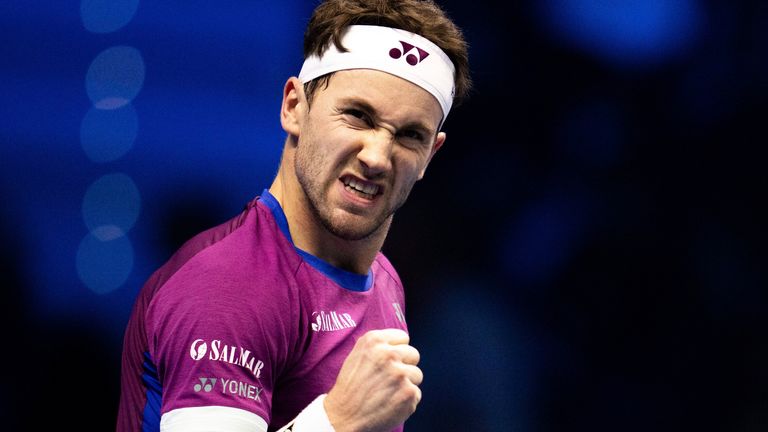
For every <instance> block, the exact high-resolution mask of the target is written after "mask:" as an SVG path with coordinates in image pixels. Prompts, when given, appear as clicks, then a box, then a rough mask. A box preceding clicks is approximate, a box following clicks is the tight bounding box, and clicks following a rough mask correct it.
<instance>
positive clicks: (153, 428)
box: [141, 352, 163, 432]
mask: <svg viewBox="0 0 768 432" xmlns="http://www.w3.org/2000/svg"><path fill="white" fill-rule="evenodd" d="M143 367H144V373H143V374H141V379H142V381H143V382H144V386H145V387H146V388H147V395H146V396H147V402H146V404H144V414H143V416H142V421H141V430H142V432H159V431H160V407H161V406H162V402H163V386H162V385H161V384H160V380H159V379H158V378H157V367H156V366H155V363H154V362H153V361H152V357H151V356H150V355H149V353H148V352H144V363H143Z"/></svg>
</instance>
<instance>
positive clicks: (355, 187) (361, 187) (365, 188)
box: [341, 176, 381, 200]
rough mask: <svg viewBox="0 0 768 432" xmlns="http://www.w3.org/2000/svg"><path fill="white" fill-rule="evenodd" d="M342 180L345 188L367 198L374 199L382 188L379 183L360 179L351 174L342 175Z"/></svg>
mask: <svg viewBox="0 0 768 432" xmlns="http://www.w3.org/2000/svg"><path fill="white" fill-rule="evenodd" d="M341 182H342V183H344V189H346V190H347V191H349V192H352V193H353V194H355V195H357V196H359V197H360V198H365V199H367V200H372V199H373V198H374V197H376V195H378V194H379V192H380V190H381V187H380V186H379V185H377V184H374V183H369V182H366V181H362V180H358V179H356V178H354V177H351V176H344V177H342V179H341Z"/></svg>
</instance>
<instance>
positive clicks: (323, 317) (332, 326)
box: [312, 311, 357, 332]
mask: <svg viewBox="0 0 768 432" xmlns="http://www.w3.org/2000/svg"><path fill="white" fill-rule="evenodd" d="M312 319H313V320H314V322H313V323H312V331H316V332H321V331H323V332H328V331H337V330H344V329H348V328H353V327H357V323H356V322H355V320H353V319H352V316H351V315H350V314H348V313H337V312H336V311H330V312H325V311H320V312H312Z"/></svg>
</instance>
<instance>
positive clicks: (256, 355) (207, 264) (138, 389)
mask: <svg viewBox="0 0 768 432" xmlns="http://www.w3.org/2000/svg"><path fill="white" fill-rule="evenodd" d="M268 198H271V197H268ZM272 199H273V198H272ZM273 212H276V213H277V217H278V218H280V217H282V214H281V212H282V210H281V209H280V208H279V206H278V207H277V208H273V209H271V210H270V208H269V207H268V206H266V205H265V204H264V203H263V202H262V200H260V199H258V198H257V199H255V200H253V201H251V202H250V203H249V204H248V206H247V207H246V209H245V211H244V212H243V213H242V214H240V215H239V216H238V217H236V218H234V219H232V220H230V221H228V222H227V223H225V224H222V225H220V226H218V227H215V228H213V229H210V230H208V231H205V232H203V233H201V234H199V235H197V236H196V237H194V238H193V239H192V240H190V241H189V242H187V243H186V244H185V245H184V246H182V248H181V249H180V250H179V251H178V252H177V253H176V254H175V255H174V256H173V257H172V258H171V259H170V260H169V261H168V262H167V263H166V264H165V265H164V266H162V267H161V268H160V269H159V270H157V271H156V272H155V273H154V274H153V275H152V276H151V277H150V279H149V280H148V281H147V283H146V284H145V286H144V287H143V288H142V291H141V292H140V294H139V296H138V298H137V301H136V303H135V305H134V309H133V312H132V315H131V319H130V321H129V324H128V327H127V329H126V333H125V340H124V350H123V364H122V367H123V371H122V378H121V379H122V383H121V384H122V388H121V400H120V409H119V416H118V427H117V429H118V430H119V431H128V430H131V431H134V430H141V429H142V427H144V425H149V424H152V423H158V418H157V415H158V414H160V415H162V414H163V413H166V412H168V411H171V410H173V409H177V408H184V407H198V406H209V405H219V406H229V407H236V408H241V409H245V410H248V411H251V412H253V413H256V414H257V415H259V416H260V417H262V418H264V419H265V420H266V421H267V422H269V424H270V427H269V429H270V430H276V429H278V428H279V427H281V426H282V425H283V424H285V423H287V422H288V421H290V420H291V419H292V418H293V417H295V416H296V415H297V414H298V413H299V412H300V411H301V409H302V408H304V407H305V406H306V405H307V404H309V403H310V402H311V401H312V400H313V399H314V398H315V397H317V396H318V395H319V394H321V393H325V392H327V391H328V390H330V388H331V386H332V385H333V383H334V382H335V379H336V376H337V374H338V371H339V369H340V367H341V364H342V363H343V361H344V359H345V358H346V356H347V354H348V353H349V351H350V350H351V349H352V347H353V346H354V343H355V341H356V340H357V338H359V337H360V336H362V335H363V334H364V333H365V332H367V331H369V330H372V329H381V328H400V329H403V330H405V331H407V327H406V324H405V322H404V320H403V315H402V311H404V305H405V302H404V296H403V289H402V283H401V281H400V279H399V277H398V276H397V273H396V272H395V270H394V269H393V268H392V266H391V264H390V263H389V261H388V260H387V259H386V258H385V257H384V256H383V255H382V254H380V253H379V254H378V255H377V257H376V260H375V262H374V263H373V265H372V267H371V275H372V278H373V286H372V288H371V289H369V290H367V291H353V290H349V289H345V288H343V287H342V286H340V285H339V284H338V283H337V282H336V281H334V280H333V279H331V278H329V277H328V276H327V275H326V274H325V273H323V272H321V271H320V270H318V269H317V268H315V267H313V266H312V264H311V263H310V261H306V260H304V259H302V256H301V255H300V254H299V253H298V252H297V250H296V249H295V248H294V246H293V244H292V243H291V242H290V239H289V238H287V237H286V236H285V235H284V234H283V232H282V231H281V230H280V228H279V227H278V224H277V223H276V217H275V216H276V215H275V214H273ZM145 355H148V356H149V359H150V362H149V363H150V364H149V365H147V364H143V362H144V360H145V358H144V356H145ZM148 366H149V367H148ZM153 368H156V378H157V381H159V386H160V387H161V389H158V390H157V391H159V393H160V394H161V396H162V402H161V405H160V407H159V410H160V411H159V413H156V414H154V416H155V418H154V419H152V418H147V417H152V416H153V414H152V411H153V408H152V407H151V405H152V404H151V403H150V404H149V405H148V404H147V394H148V392H150V393H151V389H152V379H150V376H151V375H152V369H153ZM149 399H150V401H151V400H152V398H151V397H150V398H149ZM396 430H398V431H399V430H402V426H401V427H399V428H398V429H396Z"/></svg>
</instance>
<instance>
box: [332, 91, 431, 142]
mask: <svg viewBox="0 0 768 432" xmlns="http://www.w3.org/2000/svg"><path fill="white" fill-rule="evenodd" d="M340 102H341V104H342V105H351V106H353V107H355V108H357V109H359V110H361V111H364V112H365V113H366V114H368V115H370V116H371V117H375V118H377V117H378V115H377V111H376V108H374V107H373V106H372V105H371V104H369V103H368V102H366V101H364V100H360V99H355V98H351V97H348V98H342V99H341V100H340ZM398 130H415V131H418V132H421V133H423V134H425V135H427V136H429V137H431V136H433V135H435V134H436V132H435V131H434V129H432V128H430V127H429V126H427V125H426V124H424V123H423V122H420V121H410V122H407V123H405V124H404V125H402V126H400V127H399V128H398Z"/></svg>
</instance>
